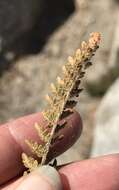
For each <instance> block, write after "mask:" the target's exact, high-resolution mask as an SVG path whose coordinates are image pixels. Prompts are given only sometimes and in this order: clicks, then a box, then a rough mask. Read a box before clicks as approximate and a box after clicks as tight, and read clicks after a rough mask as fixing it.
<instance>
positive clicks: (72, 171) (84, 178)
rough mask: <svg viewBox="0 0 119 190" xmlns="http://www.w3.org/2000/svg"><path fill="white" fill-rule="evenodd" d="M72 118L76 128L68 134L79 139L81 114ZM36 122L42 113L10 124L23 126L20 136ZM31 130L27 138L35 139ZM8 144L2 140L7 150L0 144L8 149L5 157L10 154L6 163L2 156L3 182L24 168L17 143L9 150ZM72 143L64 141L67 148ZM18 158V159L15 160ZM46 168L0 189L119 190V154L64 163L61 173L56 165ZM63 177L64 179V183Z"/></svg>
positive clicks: (1, 171) (0, 162)
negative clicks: (56, 168)
mask: <svg viewBox="0 0 119 190" xmlns="http://www.w3.org/2000/svg"><path fill="white" fill-rule="evenodd" d="M70 117H72V118H70V119H69V121H70V122H71V121H72V124H73V130H72V132H71V131H70V129H68V131H67V133H66V134H67V135H68V134H69V133H70V135H71V134H75V140H76V138H77V137H76V132H78V136H79V134H80V132H81V121H80V117H79V116H78V115H77V114H76V115H74V116H70ZM41 118H42V116H41V117H40V121H41V120H42V119H41ZM36 121H37V122H39V114H36V115H33V116H28V117H25V118H23V119H20V120H17V121H15V122H12V123H11V124H9V126H12V127H14V126H17V128H19V127H20V126H21V128H23V130H22V131H21V132H20V131H19V129H18V131H16V132H15V133H14V135H15V134H16V133H17V132H18V134H19V135H20V134H22V133H23V134H25V133H24V132H25V130H24V129H25V128H26V127H27V128H28V126H32V125H33V124H34V122H36ZM70 124H71V123H70ZM18 126H19V127H18ZM25 126H26V127H25ZM2 127H3V126H2ZM4 127H5V126H4ZM7 127H8V125H7ZM30 128H31V127H30ZM2 130H3V129H2ZM6 130H7V129H6ZM6 130H5V131H6ZM32 130H33V129H32ZM3 131H4V130H3ZM3 131H2V134H4V135H5V136H6V135H8V134H7V133H4V132H3ZM0 132H1V130H0ZM31 132H32V131H30V132H28V131H27V135H25V136H24V137H25V138H26V136H27V137H31V135H32V137H34V138H35V139H36V136H34V135H33V134H32V133H31ZM5 136H3V135H2V136H1V137H3V141H4V140H5V139H4V138H5ZM8 136H9V135H8ZM8 136H7V137H8ZM24 137H22V138H21V137H20V138H19V139H20V141H18V143H20V142H21V140H23V139H24ZM66 138H67V137H66ZM8 139H9V138H8ZM0 140H1V139H0ZM6 140H7V139H6ZM65 142H66V141H65ZM6 143H7V142H6ZM6 143H5V144H4V143H3V142H2V147H4V149H3V148H2V149H1V143H0V152H1V150H2V151H3V150H4V151H5V149H6V151H7V152H6V155H4V156H7V160H8V161H9V162H6V160H4V159H5V157H4V156H2V154H1V158H0V168H1V167H2V170H1V169H0V182H1V179H2V182H3V181H4V182H5V181H7V179H10V178H13V177H14V176H15V172H16V174H18V173H19V174H20V173H21V171H22V170H23V167H22V164H21V162H19V159H18V157H19V156H18V155H19V154H20V155H21V152H20V151H18V149H16V151H13V148H14V147H12V146H13V145H14V143H13V144H11V145H10V144H9V145H10V146H11V150H10V147H7V146H8V144H6ZM62 143H63V142H62ZM72 143H73V142H70V144H69V142H68V144H67V145H66V144H65V143H64V145H65V146H67V148H68V146H70V145H71V144H72ZM64 145H63V146H64ZM55 146H56V145H55ZM60 146H61V145H60ZM63 146H62V147H63ZM57 148H58V147H57V146H56V149H57ZM65 148H66V147H65ZM7 149H8V150H7ZM2 153H4V152H2ZM15 159H16V160H17V162H15ZM12 161H13V162H12ZM18 163H19V164H18ZM17 164H18V165H17ZM45 167H46V169H42V168H41V167H40V168H39V169H37V170H36V171H34V172H32V173H31V174H30V175H28V176H27V177H21V178H19V179H18V180H16V181H15V180H14V179H13V181H14V182H12V181H11V182H10V184H9V185H8V184H5V185H4V187H3V186H0V190H26V189H29V190H32V189H33V190H38V189H41V188H42V190H54V189H55V190H62V189H64V190H79V189H81V190H89V189H91V190H93V189H94V190H119V155H118V154H117V155H110V156H104V157H100V158H95V159H90V160H85V161H81V162H75V163H71V164H68V165H66V166H63V167H62V168H61V169H59V174H58V172H56V170H55V169H54V168H51V167H49V166H45ZM9 168H10V169H9ZM11 171H12V172H11ZM13 171H14V172H13ZM3 174H4V175H3ZM13 174H14V175H13ZM59 176H60V177H59ZM60 180H61V181H62V184H61V182H60ZM54 186H55V187H54ZM61 186H62V187H61Z"/></svg>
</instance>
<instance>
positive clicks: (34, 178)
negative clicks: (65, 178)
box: [1, 165, 63, 190]
mask: <svg viewBox="0 0 119 190" xmlns="http://www.w3.org/2000/svg"><path fill="white" fill-rule="evenodd" d="M27 189H33V190H39V189H43V190H63V187H62V183H61V179H60V175H59V173H58V172H57V170H56V169H55V168H53V167H51V166H49V165H45V166H42V167H39V168H37V169H36V170H35V171H34V172H32V173H31V174H29V175H28V176H26V177H22V178H21V179H20V180H18V181H17V182H16V183H14V184H12V185H10V186H8V187H5V188H2V189H1V190H27Z"/></svg>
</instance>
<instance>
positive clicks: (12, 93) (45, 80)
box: [0, 0, 119, 162]
mask: <svg viewBox="0 0 119 190" xmlns="http://www.w3.org/2000/svg"><path fill="white" fill-rule="evenodd" d="M118 11H119V2H118V1H116V0H115V1H114V0H105V1H104V0H100V1H96V0H77V1H76V10H75V11H74V12H73V14H71V15H70V16H69V17H68V19H67V20H65V22H64V23H63V24H62V25H60V26H59V27H57V28H56V29H55V31H54V32H53V33H52V35H50V37H49V39H48V40H47V43H46V44H45V45H44V47H43V48H42V50H41V51H39V52H37V53H36V54H34V55H33V54H27V55H24V56H20V57H19V58H17V59H16V60H14V61H13V60H12V58H13V57H14V55H13V52H9V53H6V55H5V56H6V58H7V59H9V60H12V61H11V63H7V64H8V67H9V69H7V70H5V69H4V71H3V70H1V77H0V122H1V123H2V122H6V121H8V120H11V119H13V118H17V117H20V116H22V115H25V114H30V113H33V112H38V111H40V110H42V109H43V108H44V106H45V101H44V95H45V94H46V93H47V92H48V89H49V84H50V82H53V81H55V78H56V76H57V75H59V73H60V70H61V66H62V65H63V64H64V63H65V62H66V59H67V56H69V55H72V53H73V52H74V50H75V49H76V48H78V47H79V44H80V42H81V41H82V40H86V39H87V38H88V35H89V33H90V32H93V31H99V32H100V33H101V34H102V43H101V46H100V49H99V51H98V52H97V54H96V56H95V58H94V60H93V62H94V66H93V67H92V68H91V69H89V71H88V72H87V76H86V78H85V80H84V82H83V83H84V84H83V85H84V86H85V90H84V91H83V92H82V94H81V95H80V99H79V105H78V106H77V109H78V111H79V112H80V113H81V115H82V118H83V124H84V130H83V134H82V136H81V138H80V139H79V141H78V142H77V143H76V144H75V145H74V146H73V148H71V149H70V150H69V151H67V152H66V153H65V154H63V155H62V157H61V158H60V161H59V162H62V160H63V161H64V162H67V161H71V160H74V159H75V160H77V159H84V158H88V157H89V156H90V152H91V147H92V141H93V130H94V127H95V126H94V120H95V113H96V110H97V109H98V106H99V104H100V101H101V99H102V96H103V95H104V94H105V92H106V91H107V89H108V87H109V86H110V85H111V84H112V83H113V81H114V80H115V79H116V78H117V77H118V75H119V69H118V68H119V65H118V64H117V63H118V59H119V43H118V42H119V39H118V38H119V37H118V31H119V23H118V20H119V13H118ZM0 64H1V63H0ZM9 64H10V65H9ZM2 68H3V66H2ZM6 68H7V67H6Z"/></svg>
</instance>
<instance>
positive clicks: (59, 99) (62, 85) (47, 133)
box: [22, 32, 100, 171]
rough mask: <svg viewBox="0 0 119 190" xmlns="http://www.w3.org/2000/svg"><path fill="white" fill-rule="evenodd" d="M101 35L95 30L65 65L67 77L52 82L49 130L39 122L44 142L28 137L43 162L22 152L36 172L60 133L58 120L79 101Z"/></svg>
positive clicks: (40, 134)
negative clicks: (57, 133)
mask: <svg viewBox="0 0 119 190" xmlns="http://www.w3.org/2000/svg"><path fill="white" fill-rule="evenodd" d="M99 42H100V34H99V33H97V32H95V33H92V34H91V35H90V38H89V41H88V42H82V43H81V47H80V49H77V50H76V52H75V54H74V55H73V56H72V57H69V58H68V61H67V63H66V64H65V65H64V66H63V67H62V70H63V77H62V79H61V78H60V77H57V82H56V84H51V95H50V96H49V95H47V96H46V99H47V101H48V104H49V106H48V108H46V109H45V110H44V111H43V115H44V117H45V119H46V120H47V121H48V129H45V130H44V129H43V128H42V126H39V125H38V124H35V128H36V130H37V132H38V134H39V136H40V138H41V139H42V144H38V143H37V142H33V141H32V140H31V141H28V140H26V143H27V144H28V146H29V147H30V149H31V150H32V152H33V153H34V154H35V155H37V156H38V157H39V158H41V163H38V161H37V160H35V159H33V158H31V157H29V156H27V155H26V154H25V153H23V154H22V158H23V163H24V165H25V166H26V167H27V168H28V170H29V171H32V170H33V169H34V168H36V167H37V166H38V164H41V165H44V164H45V163H46V159H47V155H48V152H49V148H50V145H51V143H52V139H53V137H54V135H55V134H56V129H57V124H58V121H59V120H60V119H62V118H64V117H66V116H67V115H69V114H71V113H72V111H73V108H74V107H75V106H76V104H77V97H78V96H79V93H80V92H81V91H82V89H81V88H80V87H79V85H80V82H81V79H82V78H83V77H84V75H85V71H86V69H87V68H88V67H89V66H90V65H92V63H91V61H90V60H91V58H92V57H93V56H94V54H95V52H96V50H97V49H98V47H99Z"/></svg>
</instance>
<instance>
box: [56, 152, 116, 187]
mask: <svg viewBox="0 0 119 190" xmlns="http://www.w3.org/2000/svg"><path fill="white" fill-rule="evenodd" d="M59 172H60V176H61V179H62V183H63V187H64V189H65V190H74V189H75V190H79V189H81V190H89V189H95V190H109V189H110V190H118V189H119V154H117V155H110V156H104V157H100V158H95V159H90V160H86V161H81V162H77V163H72V164H70V165H67V166H64V167H63V168H61V169H60V170H59Z"/></svg>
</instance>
